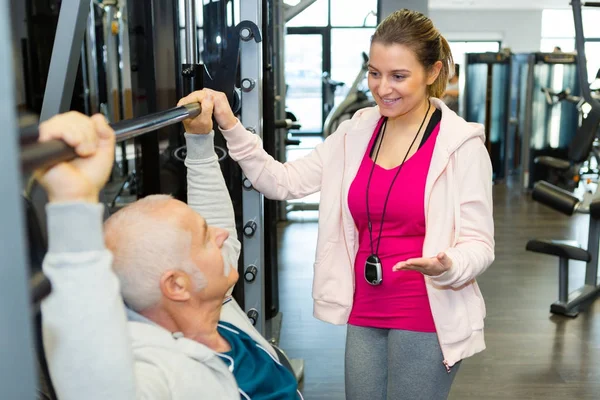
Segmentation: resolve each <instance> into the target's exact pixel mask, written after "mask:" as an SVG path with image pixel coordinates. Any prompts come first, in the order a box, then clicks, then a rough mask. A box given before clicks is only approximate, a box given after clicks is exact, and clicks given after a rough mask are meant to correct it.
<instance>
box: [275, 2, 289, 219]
mask: <svg viewBox="0 0 600 400" xmlns="http://www.w3.org/2000/svg"><path fill="white" fill-rule="evenodd" d="M283 6H284V4H283V0H275V7H274V11H273V18H274V19H275V21H274V22H273V27H274V35H273V48H274V49H277V51H275V62H274V65H273V68H274V70H275V119H278V120H283V119H286V113H285V96H286V90H285V88H286V86H285V21H284V17H283ZM277 132H278V135H277V143H276V144H277V149H278V157H277V160H278V161H281V162H285V161H286V156H287V154H286V153H287V148H286V142H287V136H288V130H287V129H279V130H278V131H277ZM285 206H286V202H285V201H282V202H280V203H279V206H278V207H277V211H278V219H279V220H280V221H285V220H287V210H286V207H285Z"/></svg>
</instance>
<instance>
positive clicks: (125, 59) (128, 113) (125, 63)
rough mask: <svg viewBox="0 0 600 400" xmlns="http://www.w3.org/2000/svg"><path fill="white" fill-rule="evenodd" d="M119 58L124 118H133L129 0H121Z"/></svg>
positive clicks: (118, 16)
mask: <svg viewBox="0 0 600 400" xmlns="http://www.w3.org/2000/svg"><path fill="white" fill-rule="evenodd" d="M117 22H118V24H119V60H120V62H121V96H122V98H121V104H122V105H123V119H131V118H133V93H132V91H131V50H130V44H129V18H128V14H127V0H119V10H118V12H117Z"/></svg>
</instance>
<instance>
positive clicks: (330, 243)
mask: <svg viewBox="0 0 600 400" xmlns="http://www.w3.org/2000/svg"><path fill="white" fill-rule="evenodd" d="M431 102H432V104H433V105H434V106H435V107H437V108H438V109H440V110H441V111H442V120H441V125H440V132H439V134H438V138H437V142H436V144H435V148H434V151H433V157H432V160H431V166H430V169H429V173H428V175H427V181H426V183H425V204H424V208H425V222H426V234H425V240H424V243H423V257H434V256H436V255H437V254H438V253H439V252H442V251H443V252H446V254H447V255H448V256H449V257H450V258H451V260H452V268H450V270H448V271H446V272H444V273H443V274H441V275H439V276H436V277H429V276H425V282H426V283H427V285H426V287H427V293H428V294H429V302H430V305H431V312H432V314H433V319H434V321H435V326H436V330H437V334H438V338H439V342H440V345H441V348H442V352H443V354H444V364H445V365H446V367H447V368H450V367H452V366H453V365H454V364H455V363H456V362H458V361H460V360H462V359H464V358H466V357H469V356H471V355H473V354H475V353H478V352H480V351H482V350H484V349H485V343H484V339H483V319H484V317H485V304H484V301H483V298H482V295H481V292H480V290H479V287H478V286H477V282H476V281H475V278H476V277H477V276H478V275H479V274H481V273H482V272H483V271H485V269H486V268H487V267H488V266H489V265H490V264H491V263H492V262H493V261H494V222H493V217H492V165H491V162H490V158H489V155H488V152H487V150H486V148H485V144H484V138H485V135H484V129H483V126H482V125H480V124H474V123H467V122H465V120H463V119H462V118H460V117H459V116H457V115H456V113H454V112H453V111H451V110H450V109H449V108H448V107H446V105H445V104H444V103H443V102H442V101H440V100H439V99H435V98H434V99H431ZM380 118H381V114H380V113H379V108H378V107H372V108H366V109H363V110H360V111H358V112H357V113H356V114H355V115H354V117H353V118H352V119H351V120H349V121H345V122H343V123H342V124H340V126H339V128H338V129H337V131H336V132H335V133H334V134H333V135H331V136H329V137H328V138H327V139H326V140H325V141H324V142H323V143H321V144H319V145H318V146H317V147H316V148H315V150H314V151H312V152H311V153H310V154H308V155H307V156H306V157H304V158H302V159H299V160H296V161H292V162H288V163H285V164H282V163H280V162H278V161H275V160H274V159H273V158H272V157H271V156H269V155H268V154H267V153H266V152H265V151H264V150H263V146H262V142H261V140H260V138H259V137H258V135H254V134H252V133H250V132H248V131H247V130H246V129H245V128H244V127H243V126H242V125H241V124H239V123H238V124H237V125H236V126H235V127H234V128H232V129H231V130H228V131H223V135H224V136H225V138H226V140H227V147H228V148H229V152H230V155H231V157H232V158H233V159H234V160H235V161H237V162H238V163H239V164H240V166H241V168H242V170H243V171H244V174H245V175H246V177H247V178H248V179H249V180H250V181H251V182H252V184H253V185H254V187H255V188H256V189H257V190H259V191H260V192H262V193H264V195H265V196H266V197H268V198H270V199H275V200H285V199H297V198H301V197H304V196H307V195H309V194H311V193H315V192H318V191H321V202H320V204H319V234H318V235H319V236H318V240H317V252H316V260H315V264H314V280H313V299H314V315H315V317H316V318H318V319H320V320H322V321H325V322H329V323H332V324H336V325H341V324H346V323H347V322H348V317H349V315H350V310H351V309H352V301H353V297H354V260H355V257H356V253H357V252H358V231H357V229H356V226H355V224H354V220H353V218H352V215H351V214H350V210H349V209H348V190H349V188H350V184H351V183H352V181H353V179H354V177H355V175H356V173H357V171H358V168H359V166H360V163H361V160H362V158H363V156H364V154H365V151H366V149H367V146H368V143H369V140H370V139H371V136H372V134H373V130H374V129H375V126H376V124H377V122H378V121H379V119H380ZM298 251H302V250H298Z"/></svg>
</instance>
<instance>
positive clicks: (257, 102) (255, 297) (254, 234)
mask: <svg viewBox="0 0 600 400" xmlns="http://www.w3.org/2000/svg"><path fill="white" fill-rule="evenodd" d="M240 3H241V4H240V20H241V21H250V22H253V23H254V24H255V25H256V26H257V27H259V29H260V28H261V27H262V26H263V24H262V17H263V15H262V1H261V0H254V1H250V0H245V1H242V2H240ZM240 59H241V80H242V81H244V80H245V79H248V80H250V81H251V82H252V81H253V82H254V85H253V86H252V87H251V88H250V89H249V90H248V89H246V90H244V91H243V92H242V118H241V121H242V123H243V124H244V126H245V127H246V128H248V129H249V130H253V131H254V132H255V133H256V134H257V135H259V136H260V137H261V138H262V129H263V126H262V114H263V109H262V108H263V93H262V90H263V88H262V84H263V55H262V43H257V42H256V41H255V40H248V41H244V40H242V41H240ZM242 179H243V180H244V181H246V182H245V183H243V185H244V188H245V190H244V191H243V193H242V203H243V211H242V215H243V220H244V224H245V225H244V235H243V236H244V237H243V241H242V246H243V249H244V252H243V264H244V270H247V269H250V268H252V267H253V266H254V267H256V268H257V270H258V273H257V274H256V277H255V279H254V280H253V281H252V282H246V283H245V285H244V305H245V309H246V313H247V314H248V316H249V317H250V318H251V319H253V320H254V326H255V327H256V329H257V330H258V331H259V332H260V333H261V334H263V335H264V334H265V314H266V313H265V268H264V266H265V256H264V248H265V246H264V198H263V195H262V194H260V193H259V192H257V191H256V190H253V189H252V188H251V186H250V188H248V186H249V185H248V182H247V180H246V178H245V177H243V178H242Z"/></svg>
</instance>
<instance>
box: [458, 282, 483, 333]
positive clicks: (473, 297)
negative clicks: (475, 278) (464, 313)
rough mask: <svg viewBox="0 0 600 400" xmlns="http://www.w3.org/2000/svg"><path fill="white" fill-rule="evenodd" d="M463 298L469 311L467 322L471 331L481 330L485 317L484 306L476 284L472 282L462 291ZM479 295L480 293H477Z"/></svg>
mask: <svg viewBox="0 0 600 400" xmlns="http://www.w3.org/2000/svg"><path fill="white" fill-rule="evenodd" d="M462 292H464V293H463V298H464V299H465V302H466V304H467V309H468V311H469V321H470V322H471V328H472V329H473V330H482V329H483V319H484V317H485V305H484V304H483V299H482V298H481V296H480V294H478V292H479V288H478V287H477V283H475V282H473V283H471V284H469V285H468V286H467V287H465V288H464V289H463V290H462ZM479 293H480V292H479Z"/></svg>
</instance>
